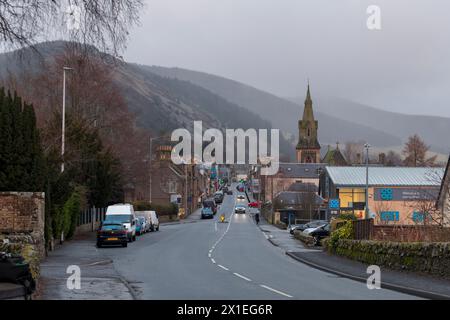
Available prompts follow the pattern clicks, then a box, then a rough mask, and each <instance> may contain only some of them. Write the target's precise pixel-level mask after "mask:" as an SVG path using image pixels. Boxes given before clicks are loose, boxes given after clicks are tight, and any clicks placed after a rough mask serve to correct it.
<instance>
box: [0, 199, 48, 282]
mask: <svg viewBox="0 0 450 320" xmlns="http://www.w3.org/2000/svg"><path fill="white" fill-rule="evenodd" d="M44 226H45V194H44V193H20V192H1V193H0V251H6V252H11V253H15V254H21V255H22V256H23V257H24V258H25V259H26V260H27V262H29V263H30V266H31V269H32V271H33V275H34V276H35V277H38V275H39V262H40V260H41V259H43V258H44V256H45V240H44Z"/></svg>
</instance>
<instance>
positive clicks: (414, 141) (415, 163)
mask: <svg viewBox="0 0 450 320" xmlns="http://www.w3.org/2000/svg"><path fill="white" fill-rule="evenodd" d="M429 150H430V147H429V146H427V145H426V144H425V142H424V141H423V140H422V139H421V138H420V137H419V135H417V134H415V135H412V136H410V137H409V138H408V141H407V142H406V143H405V147H404V148H403V154H404V156H405V160H404V164H405V166H409V167H420V166H424V167H428V166H433V165H434V164H435V162H436V158H437V156H433V157H430V158H427V153H428V151H429Z"/></svg>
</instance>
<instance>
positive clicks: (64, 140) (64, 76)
mask: <svg viewBox="0 0 450 320" xmlns="http://www.w3.org/2000/svg"><path fill="white" fill-rule="evenodd" d="M71 70H73V69H72V68H69V67H64V68H63V109H62V137H61V140H62V141H61V142H62V145H61V159H62V163H61V173H64V169H65V168H64V153H65V149H66V72H67V71H71Z"/></svg>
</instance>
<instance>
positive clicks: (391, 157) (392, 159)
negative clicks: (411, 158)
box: [386, 150, 403, 167]
mask: <svg viewBox="0 0 450 320" xmlns="http://www.w3.org/2000/svg"><path fill="white" fill-rule="evenodd" d="M386 165H387V166H389V167H399V166H401V165H403V160H402V157H401V156H400V154H398V153H397V152H395V151H393V150H389V151H388V153H387V154H386Z"/></svg>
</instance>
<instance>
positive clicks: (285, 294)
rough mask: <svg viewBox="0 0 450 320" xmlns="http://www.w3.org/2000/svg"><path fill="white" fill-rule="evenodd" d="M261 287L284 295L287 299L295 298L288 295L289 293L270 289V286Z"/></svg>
mask: <svg viewBox="0 0 450 320" xmlns="http://www.w3.org/2000/svg"><path fill="white" fill-rule="evenodd" d="M261 287H262V288H264V289H267V290H269V291H272V292H275V293H278V294H279V295H282V296H285V297H288V298H293V296H291V295H289V294H287V293H284V292H281V291H279V290H276V289H274V288H271V287H268V286H266V285H263V284H261Z"/></svg>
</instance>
